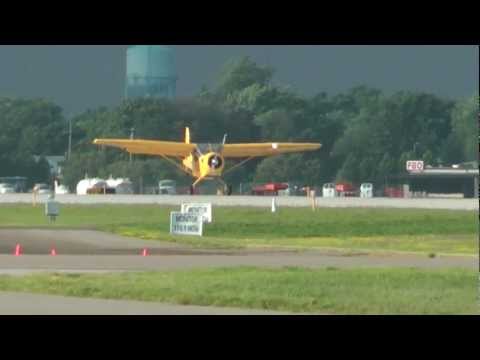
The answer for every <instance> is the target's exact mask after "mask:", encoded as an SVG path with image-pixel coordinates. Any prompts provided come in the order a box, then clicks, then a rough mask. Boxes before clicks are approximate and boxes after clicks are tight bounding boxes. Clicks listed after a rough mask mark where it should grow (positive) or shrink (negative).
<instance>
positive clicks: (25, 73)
mask: <svg viewBox="0 0 480 360" xmlns="http://www.w3.org/2000/svg"><path fill="white" fill-rule="evenodd" d="M173 47H174V49H175V51H176V63H177V71H178V75H179V81H178V85H177V96H178V97H183V96H191V95H194V94H196V93H197V92H198V90H199V89H200V87H201V86H202V85H203V84H206V85H207V86H209V85H211V84H213V82H214V80H215V77H216V76H217V74H218V72H219V70H220V69H221V66H222V65H223V64H224V63H225V62H226V61H227V60H228V59H229V58H231V57H239V56H242V55H249V56H251V57H252V58H253V59H254V60H255V61H257V62H258V63H261V64H265V63H269V64H270V65H272V66H273V67H274V68H276V70H277V72H276V75H275V82H276V83H280V84H285V85H287V84H289V85H291V86H292V87H293V88H294V89H296V90H297V91H298V92H299V93H302V94H305V95H313V94H315V93H318V92H320V91H326V92H327V93H329V94H335V93H338V92H340V91H343V90H346V89H349V88H351V87H353V86H356V85H362V84H363V85H368V86H372V87H378V88H380V89H383V90H385V91H387V92H388V93H391V92H393V91H397V90H418V91H425V92H430V93H434V94H437V95H440V96H445V97H450V98H457V97H462V96H469V95H472V94H473V92H474V91H475V90H478V77H479V71H478V68H479V52H478V47H477V46H419V45H417V46H346V45H342V46H323V45H322V46H320V45H312V46H277V45H275V46H268V45H267V46H261V45H241V46H240V45H235V46H231V45H215V46H210V45H178V46H173ZM126 48H127V46H107V45H105V46H103V45H96V46H78V45H72V46H64V45H57V46H42V45H38V46H10V45H8V46H7V45H0V96H18V97H46V98H49V99H52V100H54V101H55V102H57V103H58V104H59V105H60V106H62V107H63V108H64V109H65V111H66V113H72V112H79V111H83V110H86V109H87V108H95V107H98V106H100V105H106V106H112V105H116V104H118V103H119V102H120V101H121V99H122V96H123V88H124V81H125V52H126Z"/></svg>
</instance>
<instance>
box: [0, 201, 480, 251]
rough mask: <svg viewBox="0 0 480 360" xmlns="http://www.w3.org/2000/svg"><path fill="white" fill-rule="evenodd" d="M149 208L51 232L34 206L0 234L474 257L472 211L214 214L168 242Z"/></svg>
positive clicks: (2, 218) (73, 222)
mask: <svg viewBox="0 0 480 360" xmlns="http://www.w3.org/2000/svg"><path fill="white" fill-rule="evenodd" d="M173 210H176V211H178V209H177V208H176V207H175V208H174V207H160V206H155V205H128V206H127V205H96V206H82V205H64V206H62V208H61V214H60V216H59V218H58V219H57V222H56V223H55V224H54V225H50V224H48V221H47V219H46V217H45V215H44V209H43V207H42V206H38V207H35V208H34V207H32V206H30V205H2V206H0V227H48V228H51V227H56V228H88V229H98V230H104V231H109V232H113V233H117V234H120V235H124V236H130V237H138V238H142V239H151V240H163V241H170V242H178V243H182V244H187V245H191V246H197V247H203V248H245V247H292V248H300V249H302V248H337V249H353V250H386V251H408V252H426V253H444V254H452V253H458V254H472V255H473V254H478V212H474V211H449V210H418V209H415V210H414V209H359V208H356V209H353V208H352V209H317V210H316V211H315V212H313V211H312V210H310V209H305V208H282V209H281V210H280V211H279V212H278V213H275V214H272V213H271V212H269V210H268V209H258V208H219V207H216V208H214V223H213V224H207V225H206V226H205V229H204V235H205V236H204V237H202V238H198V237H189V236H171V235H170V234H169V213H170V211H173Z"/></svg>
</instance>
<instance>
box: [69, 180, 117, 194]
mask: <svg viewBox="0 0 480 360" xmlns="http://www.w3.org/2000/svg"><path fill="white" fill-rule="evenodd" d="M90 194H115V189H112V188H111V187H109V186H108V184H107V182H106V181H105V180H103V179H98V178H93V179H90V178H85V179H83V180H81V181H80V182H79V183H78V184H77V195H90Z"/></svg>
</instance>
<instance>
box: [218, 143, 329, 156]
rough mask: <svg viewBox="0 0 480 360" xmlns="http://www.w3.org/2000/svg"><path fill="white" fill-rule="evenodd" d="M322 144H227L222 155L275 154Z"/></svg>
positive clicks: (311, 148) (311, 149)
mask: <svg viewBox="0 0 480 360" xmlns="http://www.w3.org/2000/svg"><path fill="white" fill-rule="evenodd" d="M321 146H322V145H321V144H312V143H260V144H225V145H224V146H223V152H222V155H223V156H224V157H226V158H243V157H260V156H273V155H279V154H285V153H293V152H303V151H314V150H317V149H320V147H321Z"/></svg>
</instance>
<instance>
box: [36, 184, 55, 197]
mask: <svg viewBox="0 0 480 360" xmlns="http://www.w3.org/2000/svg"><path fill="white" fill-rule="evenodd" d="M33 190H34V191H36V193H37V194H39V195H43V194H47V195H49V194H51V193H52V190H51V189H50V186H48V185H47V184H35V186H34V187H33Z"/></svg>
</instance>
